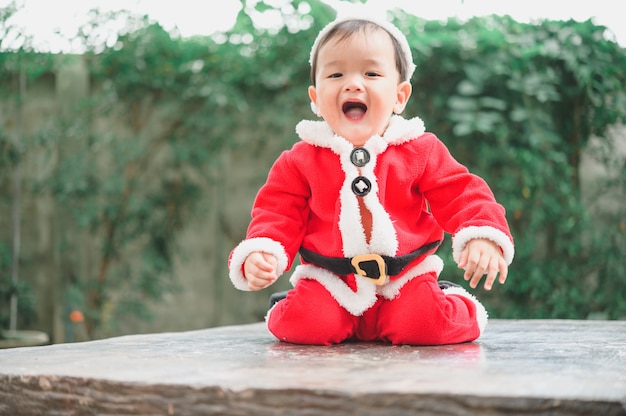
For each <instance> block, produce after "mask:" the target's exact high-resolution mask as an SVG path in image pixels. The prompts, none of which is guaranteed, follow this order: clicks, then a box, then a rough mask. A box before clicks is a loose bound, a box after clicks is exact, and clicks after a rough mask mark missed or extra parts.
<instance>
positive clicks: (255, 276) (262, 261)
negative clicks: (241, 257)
mask: <svg viewBox="0 0 626 416" xmlns="http://www.w3.org/2000/svg"><path fill="white" fill-rule="evenodd" d="M277 264H278V261H277V260H276V257H275V256H274V255H273V254H269V253H263V252H260V251H255V252H253V253H250V255H249V256H248V257H247V258H246V261H245V262H244V264H243V273H244V276H245V278H246V280H247V281H248V289H250V290H254V291H256V290H261V289H264V288H266V287H268V286H269V285H271V284H272V283H274V282H275V281H276V279H278V276H277V275H276V267H277Z"/></svg>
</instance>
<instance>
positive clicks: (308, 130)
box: [296, 115, 425, 154]
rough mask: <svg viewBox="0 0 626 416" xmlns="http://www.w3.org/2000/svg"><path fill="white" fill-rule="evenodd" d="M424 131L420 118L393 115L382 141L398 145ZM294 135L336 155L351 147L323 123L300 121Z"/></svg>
mask: <svg viewBox="0 0 626 416" xmlns="http://www.w3.org/2000/svg"><path fill="white" fill-rule="evenodd" d="M424 131H425V128H424V122H423V121H422V119H421V118H419V117H414V118H411V119H408V120H407V119H405V118H404V117H401V116H398V115H393V116H392V117H391V119H390V120H389V127H387V130H386V131H385V134H383V136H382V140H383V142H385V143H386V144H387V145H398V144H402V143H406V142H408V141H411V140H414V139H417V138H418V137H419V136H421V135H422V134H424ZM296 133H297V134H298V136H299V137H300V139H302V140H303V141H305V142H307V143H310V144H312V145H314V146H319V147H327V148H330V149H332V150H333V151H334V152H335V153H337V154H341V150H342V149H343V150H346V149H344V147H346V148H348V149H352V145H351V144H350V143H349V142H348V141H347V140H346V139H344V138H343V137H340V136H337V135H336V134H335V133H334V132H333V131H332V130H331V128H330V126H329V125H328V123H326V122H325V121H321V120H319V121H316V120H302V121H301V122H299V123H298V125H297V126H296ZM377 137H379V136H372V139H375V138H377ZM370 140H371V139H370ZM375 141H378V140H375ZM346 144H347V145H349V146H346ZM385 147H386V146H385Z"/></svg>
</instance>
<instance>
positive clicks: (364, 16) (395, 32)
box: [309, 11, 415, 81]
mask: <svg viewBox="0 0 626 416" xmlns="http://www.w3.org/2000/svg"><path fill="white" fill-rule="evenodd" d="M350 20H366V21H368V22H372V23H374V24H375V25H377V26H380V27H382V28H383V29H385V30H386V31H387V32H389V34H390V35H391V36H393V38H394V39H395V40H396V41H398V43H399V44H400V48H402V52H403V53H404V59H406V61H407V62H408V72H407V79H405V80H403V81H409V80H410V79H411V76H412V75H413V72H414V71H415V64H414V63H413V55H412V54H411V47H410V46H409V42H408V41H407V39H406V36H404V33H402V32H401V31H400V29H398V28H397V27H396V26H395V25H394V24H393V23H391V22H390V21H388V20H385V19H381V18H380V17H378V16H373V15H372V14H368V13H365V12H363V11H359V12H357V13H355V12H354V11H353V12H350V14H349V15H346V16H337V18H336V19H335V20H333V21H332V22H330V23H329V24H327V25H326V26H325V27H324V28H323V29H322V30H321V31H320V33H318V35H317V38H316V39H315V42H313V47H312V48H311V54H310V56H309V64H311V65H312V64H313V57H314V56H315V53H316V51H317V49H318V48H319V43H320V41H321V40H322V38H323V37H324V36H326V34H327V33H328V32H330V31H331V30H332V28H334V27H335V26H337V25H338V24H339V23H343V22H347V21H350Z"/></svg>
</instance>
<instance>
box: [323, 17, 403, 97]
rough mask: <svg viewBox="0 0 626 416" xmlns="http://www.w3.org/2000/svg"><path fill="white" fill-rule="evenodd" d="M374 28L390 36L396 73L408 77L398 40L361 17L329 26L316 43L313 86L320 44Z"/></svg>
mask: <svg viewBox="0 0 626 416" xmlns="http://www.w3.org/2000/svg"><path fill="white" fill-rule="evenodd" d="M376 30H383V31H385V32H386V33H387V34H388V35H389V37H390V38H391V43H392V44H393V51H394V55H395V57H396V68H397V69H398V73H399V74H400V79H401V80H405V79H407V78H408V74H409V65H410V62H406V59H405V58H404V53H403V51H402V46H400V42H398V40H397V39H396V38H395V37H393V36H392V35H391V33H389V32H388V31H387V30H386V29H385V28H383V27H381V26H379V25H377V24H376V23H374V22H370V21H369V20H362V19H354V20H346V21H344V22H340V23H337V25H335V26H334V27H333V28H331V29H330V30H329V31H328V33H326V34H325V35H324V36H323V37H322V38H321V39H320V40H319V42H318V43H317V49H316V50H315V51H314V54H313V56H312V57H311V83H312V84H313V86H315V73H316V72H317V57H318V55H319V53H320V49H322V46H324V45H326V44H327V43H328V42H329V41H330V40H331V39H333V38H335V37H337V36H339V40H340V41H342V40H345V39H348V38H350V37H351V36H352V35H354V34H355V33H357V32H364V33H365V32H366V31H369V32H374V31H376Z"/></svg>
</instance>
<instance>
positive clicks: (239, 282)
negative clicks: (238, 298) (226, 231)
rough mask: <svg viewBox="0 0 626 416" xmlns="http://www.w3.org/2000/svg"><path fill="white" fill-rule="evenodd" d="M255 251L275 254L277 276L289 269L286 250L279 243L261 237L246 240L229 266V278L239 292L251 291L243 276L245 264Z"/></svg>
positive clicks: (237, 248)
mask: <svg viewBox="0 0 626 416" xmlns="http://www.w3.org/2000/svg"><path fill="white" fill-rule="evenodd" d="M255 251H261V252H264V253H269V254H273V255H274V256H276V260H277V261H278V264H277V267H276V269H277V270H276V274H277V275H278V276H280V275H281V274H283V273H284V272H285V270H286V269H287V264H288V258H287V253H286V251H285V248H284V247H283V245H282V244H281V243H279V242H278V241H274V240H272V239H271V238H265V237H259V238H250V239H248V240H244V241H242V242H241V243H239V245H238V246H237V247H235V249H234V250H233V254H232V255H231V257H230V264H229V266H228V269H229V270H228V277H230V280H231V281H232V282H233V285H235V287H236V288H237V289H239V290H245V291H249V290H250V289H248V282H247V281H246V277H245V276H244V275H243V271H242V268H243V264H244V262H245V261H246V258H247V257H248V256H249V255H250V253H253V252H255Z"/></svg>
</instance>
